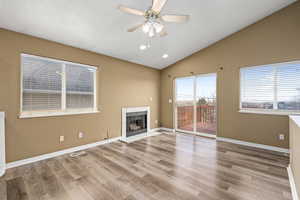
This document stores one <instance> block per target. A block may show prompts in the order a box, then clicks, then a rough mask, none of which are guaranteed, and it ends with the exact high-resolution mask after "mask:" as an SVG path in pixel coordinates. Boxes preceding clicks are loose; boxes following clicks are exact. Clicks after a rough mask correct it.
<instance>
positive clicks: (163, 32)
mask: <svg viewBox="0 0 300 200" xmlns="http://www.w3.org/2000/svg"><path fill="white" fill-rule="evenodd" d="M167 35H168V33H167V31H165V30H162V31H161V32H160V33H159V36H160V37H165V36H167Z"/></svg>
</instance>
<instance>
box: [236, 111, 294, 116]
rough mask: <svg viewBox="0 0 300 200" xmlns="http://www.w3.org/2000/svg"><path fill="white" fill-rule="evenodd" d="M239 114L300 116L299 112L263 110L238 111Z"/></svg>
mask: <svg viewBox="0 0 300 200" xmlns="http://www.w3.org/2000/svg"><path fill="white" fill-rule="evenodd" d="M239 113H246V114H258V115H283V116H289V115H300V112H294V111H263V110H239Z"/></svg>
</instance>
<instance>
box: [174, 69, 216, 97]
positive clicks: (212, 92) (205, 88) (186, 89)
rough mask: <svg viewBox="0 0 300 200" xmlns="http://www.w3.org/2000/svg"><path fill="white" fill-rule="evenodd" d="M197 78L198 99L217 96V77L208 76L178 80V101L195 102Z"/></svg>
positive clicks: (213, 75)
mask: <svg viewBox="0 0 300 200" xmlns="http://www.w3.org/2000/svg"><path fill="white" fill-rule="evenodd" d="M195 78H196V93H197V94H196V97H197V99H199V98H203V97H204V98H214V97H215V96H216V75H215V74H208V75H201V76H197V77H195V76H192V77H186V78H178V79H176V94H177V98H176V99H177V101H188V100H191V101H193V99H194V80H195Z"/></svg>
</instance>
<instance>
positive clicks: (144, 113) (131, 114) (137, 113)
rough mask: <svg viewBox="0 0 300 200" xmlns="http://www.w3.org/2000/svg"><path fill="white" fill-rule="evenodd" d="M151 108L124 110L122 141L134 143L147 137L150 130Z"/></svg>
mask: <svg viewBox="0 0 300 200" xmlns="http://www.w3.org/2000/svg"><path fill="white" fill-rule="evenodd" d="M149 126H150V108H149V107H134V108H122V140H123V141H125V142H129V141H133V140H136V139H140V138H143V137H146V136H147V135H148V133H149V130H150V127H149Z"/></svg>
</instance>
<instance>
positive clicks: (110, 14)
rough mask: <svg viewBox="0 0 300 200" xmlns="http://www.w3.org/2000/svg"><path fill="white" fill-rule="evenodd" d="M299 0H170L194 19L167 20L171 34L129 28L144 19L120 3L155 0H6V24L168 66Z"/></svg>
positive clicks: (2, 17)
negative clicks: (155, 35) (142, 47)
mask: <svg viewBox="0 0 300 200" xmlns="http://www.w3.org/2000/svg"><path fill="white" fill-rule="evenodd" d="M295 1H296V0H169V1H168V2H167V3H166V5H165V7H164V9H163V11H162V14H189V15H190V20H189V21H188V23H184V24H174V23H165V24H166V30H167V32H168V33H169V34H168V36H166V37H161V38H153V39H151V40H149V38H147V37H146V35H145V34H144V33H143V32H142V31H141V30H138V31H136V32H134V33H129V32H127V31H126V30H127V29H128V28H131V27H133V26H135V25H137V24H139V23H141V22H143V21H144V19H143V18H142V17H139V16H134V15H130V14H126V13H123V12H121V11H120V10H118V9H117V7H118V5H120V4H121V5H126V6H128V7H132V8H136V9H140V10H147V9H148V8H149V7H150V5H151V3H152V0H21V1H20V0H0V27H1V28H5V29H9V30H13V31H17V32H20V33H25V34H28V35H32V36H36V37H40V38H44V39H48V40H52V41H55V42H59V43H63V44H66V45H70V46H74V47H78V48H81V49H86V50H90V51H93V52H96V53H101V54H104V55H108V56H112V57H116V58H120V59H123V60H127V61H130V62H134V63H138V64H142V65H145V66H149V67H154V68H158V69H162V68H164V67H166V66H169V65H171V64H173V63H175V62H177V61H178V60H181V59H183V58H185V57H187V56H189V55H191V54H192V53H194V52H196V51H199V50H201V49H203V48H205V47H207V46H209V45H211V44H213V43H215V42H217V41H219V40H221V39H223V38H225V37H226V36H228V35H230V34H232V33H234V32H237V31H239V30H241V29H243V28H244V27H246V26H248V25H250V24H253V23H255V22H256V21H258V20H260V19H262V18H264V17H266V16H268V15H270V14H272V13H274V12H276V11H277V10H279V9H281V8H283V7H286V6H287V5H289V4H291V3H293V2H295ZM148 42H150V44H151V47H150V48H149V49H147V50H144V51H142V50H140V48H139V46H140V45H141V44H147V43H148ZM163 54H168V55H169V57H168V58H162V55H163Z"/></svg>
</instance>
